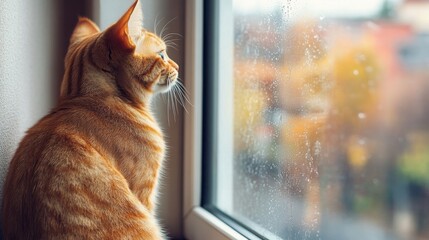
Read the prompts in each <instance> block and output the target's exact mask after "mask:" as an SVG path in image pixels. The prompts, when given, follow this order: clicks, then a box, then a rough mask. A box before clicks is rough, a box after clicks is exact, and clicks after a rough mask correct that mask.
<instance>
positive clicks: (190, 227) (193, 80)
mask: <svg viewBox="0 0 429 240" xmlns="http://www.w3.org/2000/svg"><path fill="white" fill-rule="evenodd" d="M186 10H187V12H186V32H185V36H186V40H185V41H186V42H185V49H186V52H185V56H186V58H185V86H186V89H187V90H188V92H189V95H190V99H191V102H192V103H193V107H191V108H190V111H189V112H188V113H187V114H186V115H185V131H184V132H185V135H184V141H183V142H184V168H183V169H184V173H183V176H184V180H183V190H184V191H183V220H184V234H185V237H186V238H187V239H192V240H194V239H197V240H198V239H204V240H210V239H216V240H223V239H225V240H226V239H246V238H245V237H244V236H243V235H241V234H240V233H238V232H237V231H236V230H234V229H233V228H231V227H230V226H228V225H227V224H225V223H224V222H223V221H221V220H220V219H218V218H217V217H216V216H214V215H213V214H211V213H210V212H208V211H207V210H205V209H204V208H203V207H201V196H202V193H201V190H202V189H201V186H202V114H203V111H202V110H203V109H202V106H203V104H202V102H203V96H202V92H203V12H204V11H203V0H188V1H186Z"/></svg>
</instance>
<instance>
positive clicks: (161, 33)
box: [158, 17, 177, 39]
mask: <svg viewBox="0 0 429 240" xmlns="http://www.w3.org/2000/svg"><path fill="white" fill-rule="evenodd" d="M176 18H177V17H174V18H172V19H171V20H170V21H168V22H167V23H166V24H165V25H164V27H163V28H162V29H161V32H160V33H159V35H158V36H159V37H160V38H161V39H163V34H164V31H166V30H167V26H168V24H170V23H171V22H172V21H173V20H175V19H176Z"/></svg>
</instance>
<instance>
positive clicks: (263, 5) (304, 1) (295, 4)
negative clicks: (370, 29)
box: [233, 0, 401, 18]
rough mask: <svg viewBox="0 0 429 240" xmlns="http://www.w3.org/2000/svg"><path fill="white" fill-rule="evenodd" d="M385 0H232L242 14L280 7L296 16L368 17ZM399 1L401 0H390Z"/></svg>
mask: <svg viewBox="0 0 429 240" xmlns="http://www.w3.org/2000/svg"><path fill="white" fill-rule="evenodd" d="M384 1H385V0H233V6H234V10H235V11H236V12H238V13H242V14H246V13H247V14H250V13H256V12H261V13H268V12H272V11H274V10H275V9H276V8H281V9H282V10H283V11H284V12H285V13H288V15H289V16H290V17H291V18H296V17H302V16H307V17H318V18H320V17H328V18H329V17H351V18H353V17H369V16H373V15H374V14H375V13H378V12H379V11H380V9H381V7H382V5H383V2H384ZM390 1H391V2H393V3H399V2H401V0H390Z"/></svg>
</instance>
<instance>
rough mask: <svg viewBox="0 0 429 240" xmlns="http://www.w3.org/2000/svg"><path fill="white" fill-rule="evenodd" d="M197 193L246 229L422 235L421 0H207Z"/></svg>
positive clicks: (428, 148)
mask: <svg viewBox="0 0 429 240" xmlns="http://www.w3.org/2000/svg"><path fill="white" fill-rule="evenodd" d="M204 4H205V5H204V56H203V57H204V64H203V66H204V87H203V88H204V91H203V94H202V96H203V101H204V105H203V107H202V109H203V113H204V115H203V116H204V117H203V127H202V129H203V149H202V156H203V169H204V170H203V182H202V183H203V186H202V189H203V193H202V194H203V195H202V205H203V206H204V208H205V209H206V210H208V211H209V212H211V213H212V214H213V215H215V216H216V217H218V218H219V219H221V220H222V221H224V222H226V223H227V224H228V225H229V226H231V227H232V228H234V229H236V230H237V231H239V232H240V233H241V234H244V235H245V236H246V237H249V238H268V239H428V238H429V231H428V229H429V204H428V203H429V108H428V107H427V106H428V104H429V95H428V94H427V92H428V91H429V72H428V71H427V69H428V67H429V35H428V33H429V27H428V26H429V17H428V16H429V15H428V14H427V13H428V12H429V2H428V1H422V0H419V1H417V0H412V1H411V0H384V1H383V0H365V1H362V0H349V1H339V0H337V1H334V0H311V1H310V0H305V1H301V0H286V1H285V0H283V1H280V0H272V1H266V0H221V1H205V2H204Z"/></svg>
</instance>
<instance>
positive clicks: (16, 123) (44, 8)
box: [0, 0, 56, 200]
mask: <svg viewBox="0 0 429 240" xmlns="http://www.w3.org/2000/svg"><path fill="white" fill-rule="evenodd" d="M49 3H50V2H49V1H25V0H1V1H0V186H1V187H0V200H1V199H2V196H3V195H2V191H3V182H4V177H5V174H6V170H7V166H8V163H9V161H10V159H11V158H12V155H13V153H14V151H15V149H16V147H17V145H18V142H19V141H20V139H21V138H22V136H23V135H24V132H25V131H26V130H27V129H28V128H29V127H31V126H32V125H33V124H34V123H35V122H36V121H37V120H38V119H39V118H41V117H42V116H43V115H45V114H46V113H47V112H48V111H49V109H50V108H51V107H52V106H53V104H54V102H55V96H56V93H55V92H54V88H55V86H56V84H55V83H54V81H55V80H54V75H55V72H53V71H52V70H51V67H52V65H53V60H52V56H53V49H54V46H55V43H54V42H53V40H54V38H53V36H54V35H55V30H54V27H53V25H54V24H53V23H52V21H53V20H54V19H53V16H52V15H51V13H52V12H53V11H52V9H51V4H49Z"/></svg>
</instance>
